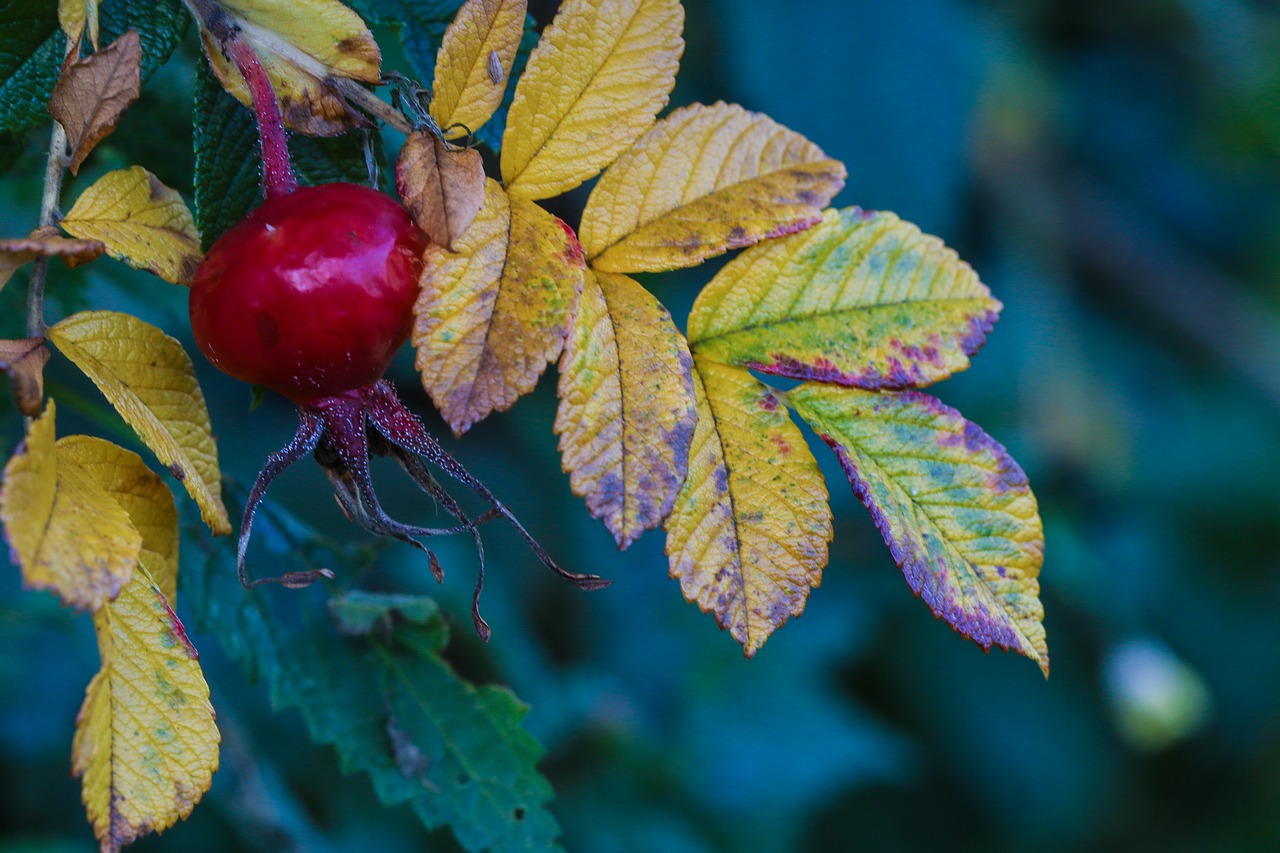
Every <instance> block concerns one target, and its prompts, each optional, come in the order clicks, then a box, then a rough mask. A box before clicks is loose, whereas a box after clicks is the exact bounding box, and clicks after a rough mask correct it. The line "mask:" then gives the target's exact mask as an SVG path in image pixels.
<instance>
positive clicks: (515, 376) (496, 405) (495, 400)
mask: <svg viewBox="0 0 1280 853" xmlns="http://www.w3.org/2000/svg"><path fill="white" fill-rule="evenodd" d="M582 270H583V263H582V247H581V246H579V245H578V241H577V238H575V237H574V236H573V231H572V230H571V229H570V228H569V226H567V225H565V224H564V223H563V222H561V221H560V220H559V219H556V218H555V217H554V216H552V215H551V214H549V213H547V212H546V211H544V210H543V209H542V208H540V207H538V206H537V205H536V204H534V203H532V202H528V201H520V200H517V199H510V198H508V197H507V194H506V193H504V192H503V191H502V187H501V186H499V185H498V183H497V182H496V181H494V180H492V179H490V180H488V181H487V182H486V184H485V198H484V206H483V207H482V208H481V209H480V213H479V215H477V216H476V219H475V221H474V222H472V223H471V227H470V228H468V229H467V231H466V233H465V234H463V235H462V238H461V239H460V240H459V241H458V251H457V252H456V253H454V252H447V251H444V250H436V251H434V252H431V253H429V254H428V255H427V257H426V259H425V265H424V268H423V272H422V294H421V295H420V296H419V297H418V303H417V304H416V305H415V306H414V326H413V344H414V346H415V347H417V349H418V357H417V366H418V370H419V371H421V372H422V385H423V387H424V388H426V390H427V393H429V394H430V395H431V399H432V400H433V401H434V402H435V404H436V408H437V409H439V410H440V414H441V415H443V416H444V419H445V420H446V421H447V422H448V423H449V425H450V426H451V427H453V431H454V432H455V433H457V434H459V435H460V434H462V433H463V432H465V431H466V430H467V429H468V428H469V427H470V426H471V425H472V424H474V423H476V422H477V421H479V420H481V419H482V418H484V417H485V416H486V415H488V414H489V413H490V412H493V411H504V410H506V409H509V408H511V406H512V405H514V404H515V401H516V399H517V398H518V397H520V395H522V394H527V393H529V392H530V391H532V390H533V386H534V385H535V384H537V381H538V377H539V376H541V375H542V371H543V370H545V369H546V367H547V362H549V361H554V360H555V359H556V358H557V357H558V356H559V355H560V350H561V349H562V348H563V346H564V336H565V332H566V330H567V327H568V323H569V317H570V316H571V312H572V310H573V307H574V304H575V303H576V301H577V298H578V292H579V291H580V290H581V289H582Z"/></svg>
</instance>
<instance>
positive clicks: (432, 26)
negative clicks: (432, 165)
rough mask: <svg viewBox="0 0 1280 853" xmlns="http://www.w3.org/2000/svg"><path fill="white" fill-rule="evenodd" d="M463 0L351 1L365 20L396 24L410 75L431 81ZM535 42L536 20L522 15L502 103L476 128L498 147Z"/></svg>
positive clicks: (425, 82)
mask: <svg viewBox="0 0 1280 853" xmlns="http://www.w3.org/2000/svg"><path fill="white" fill-rule="evenodd" d="M462 3H463V0H355V2H353V3H351V4H350V5H351V6H352V7H353V8H354V9H355V10H356V11H357V12H359V13H360V14H361V15H362V16H363V17H364V18H365V20H367V21H372V22H376V23H379V24H383V25H384V26H390V27H395V28H396V29H398V30H399V31H400V39H401V41H402V42H403V44H404V52H405V56H407V57H408V59H409V65H410V67H411V68H412V69H413V75H414V77H416V78H417V79H418V80H419V81H420V82H421V83H422V85H424V86H426V85H430V83H431V81H432V80H433V79H435V73H436V53H437V51H439V50H440V42H441V41H443V40H444V31H445V30H446V29H448V27H449V24H450V22H452V21H453V18H454V16H455V15H457V13H458V9H460V8H461V7H462ZM537 43H538V30H537V23H536V22H535V21H534V19H533V16H532V15H527V16H525V24H524V36H523V37H522V38H521V40H520V47H519V49H518V50H517V51H516V61H515V64H514V65H513V66H512V68H511V74H510V80H509V81H508V84H507V88H506V93H505V94H504V95H503V97H502V105H501V106H500V107H498V111H497V112H496V113H494V115H493V117H492V118H490V119H489V120H488V121H487V122H485V124H484V127H481V128H480V129H479V130H478V131H476V138H477V139H478V140H480V141H481V142H483V143H484V144H485V145H487V146H488V147H489V148H490V149H491V150H493V151H497V150H498V148H499V147H501V145H502V134H503V132H504V131H505V130H506V129H507V108H508V107H510V106H511V99H512V98H513V97H514V96H515V80H517V79H518V78H519V77H520V75H521V74H523V73H524V67H525V65H526V63H528V61H529V52H530V51H532V50H533V47H534V45H536V44H537Z"/></svg>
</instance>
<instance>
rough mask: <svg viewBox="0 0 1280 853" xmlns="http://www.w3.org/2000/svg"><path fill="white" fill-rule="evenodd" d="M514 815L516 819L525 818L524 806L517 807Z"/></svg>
mask: <svg viewBox="0 0 1280 853" xmlns="http://www.w3.org/2000/svg"><path fill="white" fill-rule="evenodd" d="M514 815H515V819H516V820H524V809H523V808H518V809H516V810H515V812H514Z"/></svg>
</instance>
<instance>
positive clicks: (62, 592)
mask: <svg viewBox="0 0 1280 853" xmlns="http://www.w3.org/2000/svg"><path fill="white" fill-rule="evenodd" d="M55 417H56V407H55V406H54V404H53V403H52V402H50V403H49V408H48V409H47V410H46V411H45V413H44V415H42V416H41V417H39V418H37V419H36V420H34V421H32V423H31V428H30V429H29V430H28V431H27V438H26V441H25V442H23V445H22V446H21V447H20V448H19V449H18V452H17V453H15V454H14V455H13V458H11V459H10V460H9V463H8V464H7V465H6V466H5V469H4V487H3V489H0V521H3V522H4V534H5V538H6V539H7V540H8V542H9V546H10V547H11V548H12V553H13V554H14V555H15V556H16V558H17V562H18V564H19V565H20V566H21V567H22V581H23V584H24V585H25V586H27V587H30V588H33V589H48V590H51V591H53V592H55V593H56V594H57V595H58V596H59V597H60V598H61V599H62V600H63V601H64V602H65V603H66V604H68V605H69V606H71V607H78V608H82V609H88V610H98V609H100V608H101V607H103V605H105V604H106V603H107V602H108V601H110V600H111V599H113V598H115V597H116V595H118V594H119V592H120V589H121V588H122V587H123V586H124V585H125V584H126V583H128V582H129V578H130V577H132V576H133V571H134V566H135V565H136V564H137V561H138V554H139V551H140V549H141V546H142V538H141V536H140V535H139V533H138V531H137V530H135V529H134V527H133V525H132V523H131V522H130V521H129V515H128V513H127V512H125V510H124V509H122V508H121V507H120V505H119V504H118V503H116V501H115V500H114V499H113V498H112V497H111V495H110V494H108V493H107V492H105V491H104V490H103V489H102V488H101V487H100V486H98V484H97V482H96V481H95V480H94V479H93V478H92V477H91V476H90V475H89V473H88V472H86V471H85V470H84V469H83V468H81V467H80V466H79V465H78V464H76V462H75V461H74V460H72V459H60V458H59V454H58V451H57V445H56V444H55V441H54V436H55V426H54V423H55Z"/></svg>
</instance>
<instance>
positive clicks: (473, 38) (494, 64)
mask: <svg viewBox="0 0 1280 853" xmlns="http://www.w3.org/2000/svg"><path fill="white" fill-rule="evenodd" d="M527 7H528V4H527V2H526V0H467V2H466V3H464V4H463V5H462V8H461V9H459V10H458V15H457V17H455V18H454V19H453V23H451V24H450V25H449V28H448V29H447V30H445V33H444V41H442V42H441V43H440V51H439V53H437V54H436V74H435V83H434V84H433V85H432V87H431V117H432V118H433V119H435V120H436V124H438V125H439V126H440V127H441V128H442V129H445V130H447V129H448V128H450V127H452V126H453V125H457V124H461V125H465V126H466V127H467V128H468V129H469V130H470V131H472V132H473V133H474V132H475V131H477V130H479V129H480V127H481V126H482V125H483V124H484V123H485V122H487V121H488V120H489V119H490V117H492V116H493V113H494V111H495V110H497V109H498V105H499V104H501V103H502V93H503V92H504V91H506V88H507V77H508V75H510V73H511V65H512V63H513V62H515V58H516V48H518V47H519V46H520V39H521V37H523V36H524V19H525V15H526V13H527ZM495 71H496V72H497V73H496V74H495V73H494V72H495ZM495 77H496V78H497V79H494V78H495Z"/></svg>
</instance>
